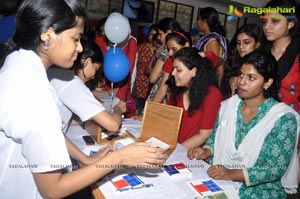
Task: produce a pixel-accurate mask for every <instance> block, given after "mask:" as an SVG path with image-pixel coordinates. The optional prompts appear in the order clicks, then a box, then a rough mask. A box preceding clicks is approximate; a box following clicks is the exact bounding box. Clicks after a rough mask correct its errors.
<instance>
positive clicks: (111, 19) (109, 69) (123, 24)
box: [103, 12, 131, 82]
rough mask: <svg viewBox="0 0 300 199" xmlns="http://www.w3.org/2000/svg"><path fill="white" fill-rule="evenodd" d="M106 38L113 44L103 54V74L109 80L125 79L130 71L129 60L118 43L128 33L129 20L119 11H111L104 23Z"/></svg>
mask: <svg viewBox="0 0 300 199" xmlns="http://www.w3.org/2000/svg"><path fill="white" fill-rule="evenodd" d="M104 31H105V34H106V36H107V38H108V39H109V40H110V41H111V42H112V43H113V44H114V47H113V48H111V49H109V50H108V51H107V52H106V53H105V55H104V66H103V70H104V75H105V76H106V78H107V79H108V80H110V81H111V82H119V81H122V80H123V79H125V78H126V77H127V75H128V73H129V71H130V63H129V60H128V58H127V56H126V54H125V53H124V51H123V50H122V49H121V48H117V47H116V45H117V44H118V43H121V42H123V41H124V40H125V39H127V38H128V36H129V35H130V32H131V29H130V24H129V21H128V19H127V18H126V17H124V16H123V15H121V14H120V13H117V12H114V13H111V14H110V15H109V16H108V18H107V20H106V22H105V25H104Z"/></svg>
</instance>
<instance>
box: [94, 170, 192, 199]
mask: <svg viewBox="0 0 300 199" xmlns="http://www.w3.org/2000/svg"><path fill="white" fill-rule="evenodd" d="M122 170H123V169H117V170H115V172H114V173H113V174H112V175H110V176H107V177H106V178H105V179H103V180H102V181H105V182H104V183H103V182H102V183H98V184H97V185H98V186H99V188H100V190H101V192H102V193H103V194H104V195H105V197H106V198H109V199H128V198H134V199H154V198H176V199H186V198H189V197H187V195H185V194H183V193H182V192H181V191H180V189H179V188H178V187H177V186H175V185H174V183H173V182H172V181H171V180H170V179H167V178H164V177H162V176H164V174H163V173H161V171H160V170H159V169H149V170H145V169H135V171H134V173H135V174H136V175H137V176H138V177H139V178H140V179H141V180H142V181H143V182H145V183H147V184H153V187H149V188H142V189H134V190H128V191H126V192H119V191H116V190H115V189H113V188H112V185H111V182H110V181H109V179H112V178H113V177H114V176H117V175H118V174H122V173H124V170H123V171H122ZM127 172H128V171H127ZM128 173H129V172H128Z"/></svg>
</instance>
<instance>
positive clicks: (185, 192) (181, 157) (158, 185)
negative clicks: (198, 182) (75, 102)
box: [67, 119, 238, 199]
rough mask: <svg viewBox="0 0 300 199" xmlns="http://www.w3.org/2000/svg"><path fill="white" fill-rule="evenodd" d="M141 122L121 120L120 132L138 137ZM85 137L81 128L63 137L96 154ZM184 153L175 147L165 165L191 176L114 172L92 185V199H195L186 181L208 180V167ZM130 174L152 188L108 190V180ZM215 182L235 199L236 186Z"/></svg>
mask: <svg viewBox="0 0 300 199" xmlns="http://www.w3.org/2000/svg"><path fill="white" fill-rule="evenodd" d="M140 128H141V122H140V121H136V120H133V119H124V120H123V122H122V128H121V132H122V131H123V132H124V131H125V130H127V131H129V132H130V133H131V134H133V135H134V136H135V137H138V135H139V130H140ZM86 134H88V132H87V131H85V130H84V129H83V128H82V127H81V126H71V127H70V128H69V131H68V133H67V136H68V137H69V138H70V140H71V141H72V142H74V144H75V145H77V146H78V147H79V149H80V150H82V151H83V152H84V153H85V154H89V152H90V151H91V150H96V149H98V148H99V147H101V146H100V145H97V144H96V145H93V146H87V145H85V143H84V141H83V140H82V138H81V137H82V135H86ZM186 153H187V150H186V149H185V148H184V147H183V146H182V145H180V144H177V146H176V149H175V150H174V152H173V153H172V154H171V155H170V156H169V158H168V159H167V161H166V164H172V163H175V162H182V163H184V164H185V165H186V166H187V167H188V168H189V169H190V170H191V171H192V175H190V176H183V177H182V178H177V179H175V180H174V179H171V178H170V177H169V176H168V175H166V174H165V173H162V172H161V169H134V170H132V169H116V170H115V171H114V172H112V173H110V174H109V175H107V176H105V177H103V178H102V179H101V180H100V181H99V182H97V183H96V184H94V185H92V188H93V193H94V195H95V198H97V199H102V198H108V199H114V198H117V199H122V198H124V199H128V198H135V199H136V198H143V199H147V198H149V199H150V198H151V199H153V198H176V199H181V198H182V199H186V198H197V197H196V196H197V194H196V193H195V192H194V191H193V190H192V189H191V188H190V187H189V186H188V184H187V181H190V180H195V179H207V178H209V177H208V175H207V173H206V170H207V169H208V168H209V164H207V163H206V162H204V161H202V160H189V159H188V158H187V155H186ZM130 172H134V173H135V174H136V175H137V176H138V177H139V178H140V179H141V180H142V181H143V182H145V183H148V184H153V185H154V186H153V187H149V188H142V189H135V190H129V191H124V192H118V191H115V190H114V189H113V188H112V184H111V182H110V180H111V179H112V178H113V177H115V176H117V175H120V174H124V173H125V174H126V173H130ZM216 182H217V183H218V184H219V185H220V186H221V187H222V188H223V189H224V190H225V192H226V194H227V195H228V197H229V198H230V199H235V198H238V196H237V195H238V193H237V190H238V189H237V186H236V184H235V183H234V182H232V181H223V180H216Z"/></svg>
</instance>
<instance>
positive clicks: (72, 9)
mask: <svg viewBox="0 0 300 199" xmlns="http://www.w3.org/2000/svg"><path fill="white" fill-rule="evenodd" d="M78 16H79V17H82V18H83V19H84V17H85V16H86V14H85V10H84V8H83V7H82V6H81V4H80V3H79V2H78V1H77V0H65V1H64V0H24V1H23V2H22V3H21V5H20V6H19V8H18V11H17V15H16V25H15V33H14V36H13V41H14V42H15V43H16V45H17V46H18V47H20V48H24V49H26V50H33V51H37V48H38V46H39V45H40V44H41V43H42V41H41V38H40V35H41V34H42V33H43V32H44V31H45V30H47V29H48V28H52V29H53V31H54V32H55V33H56V34H58V33H60V32H63V31H64V30H67V29H70V28H73V27H75V26H76V25H77V24H78V22H79V21H78V20H77V18H76V17H78Z"/></svg>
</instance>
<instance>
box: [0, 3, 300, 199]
mask: <svg viewBox="0 0 300 199" xmlns="http://www.w3.org/2000/svg"><path fill="white" fill-rule="evenodd" d="M18 3H20V5H19V6H18V10H17V13H16V14H14V17H15V25H14V33H13V36H11V38H6V39H5V40H4V39H3V43H1V46H0V52H1V54H0V110H1V111H0V150H1V155H0V160H1V162H3V164H1V166H0V177H1V178H0V190H1V191H0V192H1V195H2V194H3V196H4V197H5V198H22V197H24V196H26V197H27V198H48V197H49V198H62V197H65V196H68V195H70V194H72V193H74V192H76V191H78V190H80V189H82V188H84V187H86V186H88V185H90V184H91V183H93V182H95V181H96V180H98V179H99V178H101V177H103V176H104V175H106V174H107V173H109V172H110V171H112V170H113V169H114V168H115V167H118V165H128V166H137V165H138V166H144V167H153V168H156V167H157V166H158V165H161V164H163V163H164V161H165V159H166V156H165V155H163V154H162V153H161V149H159V148H153V147H150V146H149V145H148V144H146V143H134V144H131V145H129V146H126V147H124V148H122V149H120V150H118V151H112V149H111V148H110V147H107V148H105V149H103V150H100V151H98V152H97V153H96V154H95V155H93V156H86V155H85V154H83V153H82V152H81V151H80V150H79V149H78V148H77V147H76V146H75V145H74V144H73V143H72V142H71V141H70V140H69V139H68V138H67V137H66V136H65V133H66V132H67V130H68V128H69V126H70V125H72V122H74V120H72V118H73V117H72V116H74V115H76V116H77V117H78V118H79V120H80V122H85V121H87V120H94V121H95V122H96V123H98V125H99V126H101V127H103V128H105V129H107V130H109V131H117V130H118V129H119V128H120V125H121V122H122V117H123V116H125V117H127V118H131V117H134V118H135V119H140V120H142V115H143V113H144V107H145V103H146V101H153V102H157V103H166V104H168V105H172V106H177V107H180V108H182V109H183V115H182V122H181V126H180V131H179V136H178V143H180V144H182V146H183V147H185V148H186V149H187V151H188V153H187V156H188V158H190V159H194V158H195V159H197V160H206V161H208V162H209V163H210V164H211V165H212V166H211V167H210V168H209V169H208V171H207V172H208V175H209V176H210V177H211V178H213V179H222V180H232V181H236V182H237V184H238V186H239V197H240V198H247V199H248V198H285V197H286V195H287V193H295V191H296V190H297V187H298V182H299V181H298V180H299V177H298V178H297V176H299V159H300V158H299V157H298V156H299V155H298V154H297V152H298V150H299V148H300V144H299V130H300V118H299V114H300V63H299V57H300V45H299V43H300V38H299V37H300V35H299V23H298V21H299V16H298V14H299V11H298V10H297V9H296V12H295V13H285V12H281V11H280V10H277V11H278V12H276V13H263V14H262V15H261V16H260V20H261V21H262V25H261V26H260V25H258V24H244V25H242V26H241V27H239V28H238V30H237V31H236V33H235V35H234V37H233V38H232V39H231V41H230V43H228V41H227V40H226V30H225V28H224V27H223V26H222V25H221V23H220V20H219V16H218V12H217V10H216V9H215V8H212V7H206V8H203V9H201V11H200V13H199V16H198V19H197V25H198V29H199V30H200V31H201V32H202V33H203V36H202V37H200V39H199V40H198V41H196V43H195V45H193V43H192V38H191V35H190V33H189V32H187V31H185V30H183V29H182V28H181V27H180V24H179V23H178V22H177V21H176V20H175V19H173V18H163V19H161V20H160V21H159V22H158V23H157V24H152V25H151V26H150V27H149V31H147V35H145V37H146V38H147V41H146V42H144V43H139V42H138V40H137V38H135V37H134V36H132V35H131V33H130V32H129V33H128V36H127V38H126V39H125V40H124V41H123V42H121V43H119V44H118V46H117V47H119V48H122V49H123V51H124V53H125V54H126V56H127V58H128V60H129V65H130V69H129V74H128V76H127V77H126V78H125V79H123V80H122V81H120V82H116V83H115V84H114V87H111V85H112V84H111V82H110V81H109V80H108V79H106V77H105V74H104V72H103V70H102V69H103V64H104V62H105V60H104V59H103V57H104V56H105V53H106V52H107V51H108V50H109V48H112V47H113V44H112V42H110V41H109V39H108V37H107V36H106V33H105V30H104V26H105V23H106V21H107V18H103V19H101V20H100V21H99V22H98V24H97V27H95V29H91V28H90V27H89V25H88V22H87V16H86V12H85V9H84V8H83V7H82V5H81V4H80V3H79V2H78V1H77V0H39V1H37V0H23V1H18ZM293 6H295V7H296V5H295V4H294V3H293V1H289V0H271V1H269V2H268V3H267V4H266V5H265V7H271V8H277V7H280V8H290V7H293ZM296 8H297V7H296ZM11 34H12V33H11ZM4 43H5V44H4ZM16 80H17V81H16ZM19 82H20V83H19ZM20 87H23V89H22V88H20ZM24 88H25V89H24ZM99 90H101V91H103V92H106V93H109V94H111V93H114V95H115V96H116V97H118V99H120V102H119V103H118V104H117V105H115V106H114V108H113V110H114V111H112V112H109V111H107V110H105V108H104V106H103V104H102V103H101V102H100V101H98V100H97V99H96V98H95V96H94V95H93V92H98V91H99ZM20 99H21V100H20ZM83 104H84V108H82V105H83ZM53 143H55V148H53ZM297 155H298V156H297ZM70 157H72V158H73V159H75V160H77V161H79V162H81V163H83V164H85V165H87V166H86V167H84V168H80V169H78V170H76V171H72V172H66V171H65V168H67V167H69V165H71V164H72V163H71V162H70ZM11 165H27V168H25V169H18V170H15V169H12V168H13V167H12V166H11ZM53 165H60V166H59V168H57V167H53ZM95 165H110V166H109V167H105V168H103V169H96V166H95ZM237 166H238V168H237ZM14 187H19V189H20V190H19V191H17V192H16V191H12V190H14Z"/></svg>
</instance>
